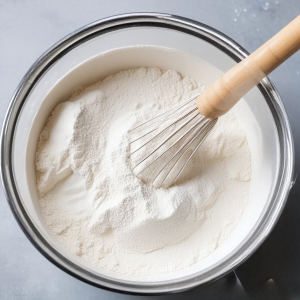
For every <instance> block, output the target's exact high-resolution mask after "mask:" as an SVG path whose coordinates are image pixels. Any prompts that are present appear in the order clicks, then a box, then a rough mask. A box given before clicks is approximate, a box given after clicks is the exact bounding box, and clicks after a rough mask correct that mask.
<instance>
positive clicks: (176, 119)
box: [129, 95, 217, 188]
mask: <svg viewBox="0 0 300 300" xmlns="http://www.w3.org/2000/svg"><path fill="white" fill-rule="evenodd" d="M197 97H198V95H197V96H195V97H193V98H191V99H189V100H188V101H186V102H184V103H183V104H181V105H179V106H178V107H174V108H172V109H170V110H168V111H166V112H164V113H162V114H160V115H158V116H156V117H154V118H152V119H150V120H148V121H146V122H144V123H143V124H140V125H139V126H137V127H135V128H133V129H132V130H130V131H129V134H130V154H129V156H130V158H131V163H132V170H133V171H134V173H135V174H136V176H138V177H141V179H142V180H143V181H144V182H146V183H151V184H152V185H154V186H155V187H157V188H160V187H164V188H168V187H170V186H171V185H173V184H174V182H175V181H176V180H177V178H178V177H179V176H180V174H181V173H182V171H183V169H184V168H185V166H186V165H187V164H188V162H189V161H190V159H191V158H192V157H193V155H194V154H195V153H196V151H197V150H198V149H199V147H200V146H201V144H202V143H203V142H204V140H205V139H206V137H207V136H208V134H209V133H210V132H211V130H212V129H213V127H214V126H215V124H216V122H217V119H209V118H206V117H204V116H202V115H201V114H200V113H199V111H198V109H197V106H196V98H197Z"/></svg>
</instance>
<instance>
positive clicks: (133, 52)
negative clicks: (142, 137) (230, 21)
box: [12, 27, 280, 284]
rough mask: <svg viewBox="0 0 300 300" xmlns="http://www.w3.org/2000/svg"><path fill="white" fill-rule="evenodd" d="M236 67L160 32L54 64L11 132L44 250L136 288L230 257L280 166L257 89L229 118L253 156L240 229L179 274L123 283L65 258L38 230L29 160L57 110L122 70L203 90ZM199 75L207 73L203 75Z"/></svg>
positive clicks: (194, 41) (209, 49) (130, 36)
mask: <svg viewBox="0 0 300 300" xmlns="http://www.w3.org/2000/svg"><path fill="white" fill-rule="evenodd" d="M166 48H168V49H166ZM235 64H236V62H235V61H234V60H233V59H232V58H231V57H230V56H229V55H228V54H226V53H225V52H223V51H221V50H220V49H218V48H216V47H215V46H213V45H212V44H210V43H208V42H207V41H205V40H203V39H200V38H198V37H195V36H192V35H190V34H188V33H184V32H179V31H176V30H172V29H167V28H159V27H157V28H156V27H134V28H125V29H120V30H116V31H113V32H109V33H105V34H102V35H98V36H94V37H93V38H91V39H88V40H86V41H85V42H84V43H81V44H80V45H78V46H77V47H75V48H73V49H72V50H71V51H69V52H67V53H65V54H64V55H63V56H62V57H60V58H58V59H57V60H56V61H55V62H53V63H52V64H51V66H50V67H49V68H48V69H47V70H46V71H45V72H44V73H43V75H42V76H41V77H40V79H39V80H38V82H37V83H36V84H35V86H34V88H33V89H32V90H31V92H30V94H29V95H28V97H27V100H26V102H25V104H24V105H23V108H22V111H21V113H20V115H19V118H18V123H17V126H16V130H15V136H14V143H13V161H12V162H13V171H14V176H15V181H16V185H17V189H18V192H19V195H20V197H21V201H22V203H23V205H24V207H25V209H26V212H27V214H28V215H29V216H30V218H31V220H32V222H33V224H34V225H35V227H36V228H37V230H38V231H39V233H40V234H41V235H42V236H43V237H44V239H45V240H46V241H47V242H48V243H49V245H51V246H52V247H53V248H54V249H56V250H57V251H58V252H59V253H61V255H62V256H64V257H66V258H67V259H68V260H71V261H72V262H73V263H74V264H75V265H77V266H78V267H79V268H83V269H84V270H86V271H87V272H90V273H91V274H93V276H95V281H96V280H97V279H96V278H97V276H101V277H107V278H113V279H118V280H119V281H132V282H133V283H137V284H138V283H139V282H153V281H155V282H162V281H165V280H183V279H188V278H192V277H193V276H195V274H197V276H199V275H202V276H204V277H205V276H206V274H208V273H209V272H210V271H211V270H213V269H214V268H217V267H218V266H219V265H220V264H221V263H224V262H226V260H227V259H228V258H229V257H232V256H234V255H235V253H236V251H237V250H238V249H240V248H241V247H242V245H244V244H245V243H246V242H247V240H248V238H249V236H251V235H252V233H253V232H254V230H255V229H256V227H257V224H258V223H259V221H260V220H261V219H262V218H263V217H264V214H265V211H266V208H267V207H268V205H269V203H270V201H271V198H272V195H273V193H274V185H275V182H276V180H277V176H278V170H279V163H280V148H279V141H278V132H277V127H276V124H275V121H274V119H273V116H272V113H271V111H270V108H269V106H268V104H267V102H266V100H265V98H264V96H263V95H262V94H261V92H260V91H259V89H258V88H257V87H255V88H253V89H252V90H251V91H250V92H249V93H248V94H247V95H246V96H245V97H244V98H243V99H242V100H241V101H240V102H239V103H238V104H237V105H236V106H235V107H234V113H235V115H236V116H237V118H238V120H239V123H240V124H241V126H242V127H243V129H244V130H245V132H246V135H247V139H248V142H249V147H250V151H251V155H252V183H251V188H250V198H249V204H248V207H247V210H246V211H245V214H244V216H243V219H242V220H241V223H240V226H239V227H238V228H236V229H235V230H234V232H233V233H232V234H231V236H230V237H229V238H228V239H227V241H226V242H224V243H223V244H222V245H221V246H220V247H219V248H218V249H217V250H216V251H215V252H214V253H213V254H212V255H210V256H209V257H207V258H205V259H203V260H202V261H201V262H200V263H197V264H195V265H193V266H191V267H189V268H186V269H184V270H182V271H180V272H176V273H171V274H167V275H162V276H158V277H155V278H145V277H144V278H136V277H134V276H126V277H125V276H123V275H120V274H115V273H112V272H107V271H104V270H100V269H97V268H95V267H93V266H92V265H90V264H88V263H87V262H85V261H83V260H82V259H80V258H78V257H76V256H74V255H72V254H70V253H69V251H68V250H67V249H65V248H64V247H63V246H62V245H61V244H59V243H58V242H57V241H56V239H55V238H54V237H53V236H52V234H51V232H50V231H49V230H48V228H47V226H46V225H45V223H44V220H43V217H42V215H41V211H40V208H39V204H38V198H37V193H36V187H35V168H34V160H35V152H36V146H37V140H38V138H39V135H40V133H41V131H42V129H43V126H44V125H45V122H46V120H47V118H48V116H49V114H50V113H51V111H52V110H53V109H54V107H55V106H56V105H57V104H58V103H60V102H62V101H65V100H67V99H68V97H69V96H70V95H71V94H72V93H73V92H74V91H76V90H77V89H78V88H80V87H82V86H86V85H89V84H93V83H96V82H97V81H99V80H101V79H103V78H105V77H106V76H108V75H111V74H114V73H116V72H118V71H120V70H124V69H127V68H135V67H148V66H149V67H160V68H163V69H174V70H176V71H179V72H180V73H182V74H183V75H188V76H190V77H192V78H194V79H195V80H197V81H199V82H200V83H204V84H205V85H206V86H208V85H209V84H210V83H212V82H213V81H214V80H216V79H217V78H218V77H219V76H220V75H221V74H222V73H223V72H225V71H227V70H228V69H229V68H231V67H232V66H234V65H235ZM204 69H205V70H206V71H205V72H203V71H202V70H204ZM207 70H209V74H208V73H207ZM100 117H101V116H100ZM262 166H263V167H262ZM199 242H200V243H201V241H199ZM210 276H212V275H211V274H210Z"/></svg>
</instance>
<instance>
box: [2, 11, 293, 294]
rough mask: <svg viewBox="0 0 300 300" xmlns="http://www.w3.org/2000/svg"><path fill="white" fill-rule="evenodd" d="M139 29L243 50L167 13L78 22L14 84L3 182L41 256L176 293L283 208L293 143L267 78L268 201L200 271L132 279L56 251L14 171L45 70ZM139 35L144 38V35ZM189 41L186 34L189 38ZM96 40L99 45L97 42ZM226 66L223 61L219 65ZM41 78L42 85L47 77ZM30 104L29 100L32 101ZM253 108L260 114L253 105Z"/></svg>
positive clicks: (217, 268)
mask: <svg viewBox="0 0 300 300" xmlns="http://www.w3.org/2000/svg"><path fill="white" fill-rule="evenodd" d="M140 29H142V30H144V29H153V30H154V29H155V30H154V31H158V34H157V35H156V36H155V39H156V42H157V44H158V45H160V44H161V45H162V46H167V44H168V35H169V34H170V40H171V35H172V34H173V33H175V34H180V37H182V40H180V41H178V42H180V43H182V44H184V43H185V40H184V38H185V37H186V38H187V39H188V38H191V37H193V41H201V42H204V43H206V45H208V48H207V49H211V50H212V51H219V52H220V53H222V55H223V57H227V58H228V60H229V61H232V64H234V63H235V62H239V61H240V60H241V59H243V58H244V57H246V56H247V55H248V53H247V52H246V51H245V50H244V49H243V48H242V47H241V46H240V45H238V44H237V43H235V42H234V41H233V40H231V39H230V38H229V37H227V36H226V35H224V34H222V33H221V32H219V31H217V30H215V29H213V28H211V27H209V26H206V25H204V24H201V23H199V22H196V21H192V20H189V19H185V18H181V17H177V16H172V15H168V14H159V13H134V14H125V15H119V16H114V17H110V18H106V19H102V20H100V21H97V22H94V23H91V24H89V25H87V26H84V27H82V28H81V29H79V30H77V31H76V32H74V33H72V34H70V35H68V36H67V37H66V38H64V39H63V40H61V41H59V42H58V43H57V44H55V45H54V46H53V47H52V48H50V49H49V50H48V51H47V52H45V53H44V54H43V55H42V56H41V57H40V58H39V59H38V60H37V61H36V62H35V63H34V65H33V66H32V67H31V68H30V69H29V71H28V72H27V73H26V75H25V76H24V78H23V79H22V81H21V82H20V84H19V86H18V87H17V90H16V92H15V94H14V96H13V98H12V100H11V103H10V106H9V109H8V111H7V114H6V118H5V121H4V124H3V128H2V136H1V174H2V183H3V186H4V190H5V193H6V197H7V200H8V203H9V205H10V207H11V210H12V212H13V214H14V216H15V218H16V220H17V222H18V223H19V225H20V227H21V228H22V230H23V231H24V233H25V234H26V236H27V237H28V238H29V240H30V241H31V242H32V243H33V245H34V246H35V247H36V248H37V249H38V250H39V251H40V252H41V253H42V254H43V255H44V256H45V257H46V258H48V259H49V260H50V261H51V262H53V263H54V264H55V265H56V266H58V267H59V268H61V269H62V270H64V271H65V272H67V273H69V274H70V275H72V276H74V277H76V278H78V279H80V280H82V281H85V282H87V283H89V284H92V285H94V286H97V287H101V288H104V289H108V290H113V291H119V292H124V293H131V294H166V293H175V292H180V291H184V290H188V289H191V288H193V287H195V286H198V285H202V284H205V283H208V282H210V281H212V280H214V279H216V278H219V277H221V276H223V275H224V274H226V273H228V272H230V271H231V270H233V269H234V268H236V267H237V266H238V265H239V264H241V263H242V262H243V261H244V260H245V259H247V258H248V257H249V256H250V255H251V254H252V253H253V252H254V251H255V250H256V249H257V248H258V247H259V245H260V244H261V243H262V242H263V241H264V239H265V238H266V237H267V235H268V234H269V233H270V231H271V230H272V228H273V227H274V225H275V223H276V221H277V220H278V218H279V216H280V214H281V212H282V209H283V207H284V204H285V202H286V199H287V196H288V193H289V190H290V188H291V186H292V183H293V182H292V180H293V167H294V149H293V139H292V133H291V129H290V125H289V121H288V118H287V115H286V112H285V110H284V107H283V104H282V101H281V99H280V96H279V94H278V92H277V91H276V89H275V87H274V86H273V85H272V83H271V82H270V81H269V79H267V78H266V79H264V80H263V81H262V82H261V83H260V84H259V85H258V86H257V87H258V89H259V93H260V95H262V97H263V98H264V100H265V103H266V107H267V108H268V111H269V112H270V116H271V117H272V119H273V120H274V124H275V125H274V126H275V128H276V132H277V133H276V134H277V135H278V149H277V150H276V151H277V152H278V158H277V159H276V160H277V162H276V164H277V172H276V174H275V175H274V180H273V183H272V186H273V187H272V190H271V192H270V195H269V196H268V201H267V203H268V204H267V206H266V207H265V209H264V211H263V213H262V216H261V217H260V218H259V220H258V221H257V222H256V224H255V226H254V227H253V230H252V231H251V233H250V234H249V235H247V236H246V237H245V239H244V240H243V242H242V243H241V244H240V245H239V247H237V249H236V250H235V251H234V252H232V253H231V254H230V255H227V256H226V257H224V258H223V259H222V260H220V261H219V262H218V263H217V264H215V265H213V266H211V267H210V268H208V269H207V270H205V272H196V273H194V274H191V275H187V276H184V277H181V278H177V279H172V280H166V281H159V282H138V281H136V282H135V281H132V280H121V279H116V278H113V277H110V276H106V275H103V274H99V273H97V272H95V271H92V270H90V269H88V268H86V267H84V266H82V265H80V264H78V263H77V262H76V261H73V260H71V259H69V258H68V257H66V256H65V255H64V254H63V253H62V252H60V251H59V249H58V248H56V247H55V245H53V244H52V243H51V242H50V241H49V240H48V239H47V237H46V236H45V234H44V233H43V232H42V231H41V230H40V228H39V226H37V224H36V222H35V221H34V220H33V218H32V216H31V215H30V213H29V210H28V207H26V206H27V204H26V203H27V202H26V201H28V199H25V198H26V196H24V193H23V192H22V188H21V184H22V183H21V182H22V181H24V180H25V178H24V177H25V176H23V175H20V174H21V173H20V174H19V172H18V159H17V157H18V153H20V155H21V153H22V152H23V151H24V148H25V147H26V145H24V148H23V149H21V148H22V144H21V145H20V141H19V139H20V136H21V135H22V133H23V134H24V136H26V134H27V131H28V128H27V127H26V126H23V125H22V124H23V123H22V118H24V114H25V117H26V119H32V118H34V115H31V110H30V105H31V103H30V101H31V100H30V97H31V94H32V93H33V92H34V90H35V89H36V88H37V87H38V86H39V85H41V83H42V82H43V78H45V76H46V75H47V73H49V72H50V71H51V70H52V69H53V67H55V65H56V64H57V63H58V62H61V61H63V59H64V58H65V57H67V56H68V55H70V54H72V53H73V52H72V51H74V50H76V49H79V48H80V47H82V46H83V45H88V43H90V42H92V41H93V40H96V39H99V40H101V39H102V38H103V37H106V36H109V35H116V37H117V36H118V34H119V33H120V34H121V33H124V32H125V33H126V32H128V30H130V32H131V33H130V34H131V35H130V36H128V37H127V40H126V43H127V44H128V45H130V44H131V40H130V37H134V36H135V32H136V31H138V30H140ZM159 32H163V33H164V38H162V36H160V34H159ZM166 37H167V38H166ZM143 38H144V39H145V36H143ZM123 40H124V39H123ZM193 41H192V39H191V43H193ZM114 43H115V47H120V46H123V45H121V44H118V39H117V38H115V39H114ZM99 45H100V46H99ZM98 46H99V47H100V48H101V43H100V44H98ZM189 47H190V48H191V49H192V47H193V45H192V44H191V45H190V46H189ZM99 51H100V50H99ZM203 51H204V50H203ZM205 51H206V50H205ZM74 59H75V58H74ZM75 60H76V59H75ZM225 65H226V64H225ZM66 67H67V68H72V67H74V66H68V65H66ZM228 67H229V65H228V64H227V66H224V69H226V68H228ZM224 71H225V70H224ZM56 73H57V72H56ZM56 73H55V74H56ZM53 76H54V75H53ZM43 84H45V85H47V82H44V83H43ZM32 105H33V106H34V103H33V104H32ZM33 106H32V107H33ZM257 114H259V112H258V111H257ZM22 126H23V127H22ZM27 198H28V197H27Z"/></svg>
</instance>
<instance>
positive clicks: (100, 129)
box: [36, 68, 251, 276]
mask: <svg viewBox="0 0 300 300" xmlns="http://www.w3.org/2000/svg"><path fill="white" fill-rule="evenodd" d="M203 90H204V86H203V85H201V84H199V83H197V82H195V81H194V80H193V79H191V78H188V77H183V76H181V75H180V74H179V73H177V72H175V71H172V70H167V71H165V70H161V69H158V68H138V69H130V70H126V71H122V72H119V73H117V74H116V75H112V76H109V77H107V78H106V79H104V80H103V81H101V82H100V83H98V84H96V85H93V86H90V87H87V88H85V89H83V90H82V91H81V92H78V93H76V94H74V95H73V96H72V97H71V98H70V99H69V100H68V101H66V102H63V103H61V104H59V105H58V106H57V107H56V108H55V109H54V111H53V112H52V114H51V116H50V117H49V119H48V121H47V124H46V126H45V128H44V129H43V131H42V134H41V136H40V138H39V142H38V149H37V153H36V174H37V191H38V195H39V202H40V206H41V209H42V212H43V215H44V219H45V221H46V223H47V225H48V227H49V228H50V230H51V231H52V233H53V234H54V235H55V236H56V237H57V239H58V240H59V241H60V242H61V243H62V244H64V245H65V246H66V247H67V248H68V249H69V250H70V251H71V252H73V253H75V254H76V255H78V256H80V257H82V258H83V259H85V260H87V261H89V262H90V263H92V264H94V265H95V266H97V267H99V268H103V269H105V270H109V271H113V272H117V273H121V274H130V275H137V276H155V275H161V274H167V273H170V272H173V271H178V270H182V269H184V268H186V267H188V266H191V265H193V264H195V263H197V262H199V261H200V262H201V260H202V259H203V258H205V257H207V256H208V255H210V254H211V253H213V251H214V250H215V249H217V248H218V247H219V245H220V244H221V243H223V242H224V241H225V240H226V239H227V237H228V236H229V235H230V234H231V233H232V231H233V230H234V229H235V228H236V226H237V225H238V224H239V221H240V219H241V218H242V216H243V212H244V211H245V209H246V205H247V202H248V196H249V185H250V179H251V157H250V152H249V148H248V144H247V140H246V136H245V133H244V132H243V131H242V130H241V129H240V126H239V124H238V122H237V120H236V118H235V116H234V115H233V113H228V114H227V115H225V116H224V117H221V118H220V119H219V121H218V123H217V125H216V127H215V128H214V129H213V131H212V133H211V134H210V136H209V138H208V139H207V140H206V141H205V142H204V144H203V145H202V146H201V148H200V150H199V151H198V152H197V154H196V155H195V156H194V157H193V159H192V161H191V162H190V163H189V165H188V167H187V170H186V171H185V172H184V174H182V177H181V181H180V184H178V185H176V186H173V187H171V188H169V189H156V188H154V187H152V186H151V185H146V184H144V183H143V182H142V181H141V180H139V179H138V178H136V176H135V175H134V174H133V172H132V171H131V162H130V160H129V159H128V153H129V140H128V131H129V130H130V129H131V128H133V127H134V126H136V125H137V124H138V123H140V122H143V121H144V120H146V119H148V118H150V117H152V116H156V115H157V114H159V113H161V112H163V111H165V110H167V109H170V108H172V107H174V105H177V104H179V103H181V102H183V101H185V100H187V99H189V98H190V97H191V96H193V95H196V94H199V93H201V92H202V91H203Z"/></svg>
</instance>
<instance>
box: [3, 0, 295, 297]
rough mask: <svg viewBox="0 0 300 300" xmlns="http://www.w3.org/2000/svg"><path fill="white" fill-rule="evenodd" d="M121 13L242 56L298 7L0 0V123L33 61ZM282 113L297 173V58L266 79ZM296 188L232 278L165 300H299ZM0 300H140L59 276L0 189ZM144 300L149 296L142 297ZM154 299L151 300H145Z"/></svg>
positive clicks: (248, 0) (288, 1)
mask: <svg viewBox="0 0 300 300" xmlns="http://www.w3.org/2000/svg"><path fill="white" fill-rule="evenodd" d="M127 12H164V13H170V14H176V15H180V16H183V17H187V18H191V19H194V20H197V21H200V22H202V23H205V24H207V25H210V26H212V27H214V28H216V29H218V30H220V31H222V32H223V33H225V34H227V35H228V36H230V37H231V38H233V39H234V40H235V41H237V42H238V43H240V44H241V45H242V46H243V47H244V48H246V49H247V50H248V51H249V52H251V51H253V50H254V49H256V48H257V47H259V46H260V45H261V44H262V43H263V42H264V41H266V40H267V39H268V38H270V37H271V36H272V35H274V34H275V33H276V32H277V31H279V30H280V29H281V28H282V27H283V26H284V25H286V24H287V23H288V22H289V21H291V20H292V19H293V18H295V17H296V16H297V15H298V14H299V12H300V1H299V0H277V1H276V0H264V1H262V0H234V1H233V0H232V1H230V0H215V1H208V0H186V1H182V0H152V1H140V0H126V1H125V0H109V1H103V0H102V1H101V0H98V1H95V0H85V1H83V0H82V1H80V0H73V1H66V0H65V1H61V0H43V1H38V0H35V1H34V0H27V1H21V0H19V1H17V0H14V1H8V0H0V70H1V80H0V105H1V109H0V124H2V122H3V119H4V115H5V111H6V109H7V107H8V104H9V102H10V99H11V96H12V94H13V92H14V90H15V88H16V87H17V85H18V83H19V82H20V80H21V79H22V77H23V75H24V74H25V72H26V71H27V70H28V68H29V67H30V66H31V65H32V64H33V62H34V61H35V60H36V59H37V58H38V57H39V56H40V55H41V54H42V53H43V52H44V51H45V50H47V49H48V48H49V47H50V46H52V45H53V44H54V43H55V42H56V41H58V40H59V39H61V38H63V37H64V36H65V35H67V34H69V33H70V32H72V31H74V30H76V29H77V28H79V27H81V26H83V25H85V24H87V23H90V22H92V21H94V20H97V19H101V18H104V17H108V16H111V15H116V14H121V13H127ZM270 78H271V80H272V81H273V82H274V84H275V86H276V87H277V89H278V90H279V93H280V94H281V96H282V99H283V102H284V105H285V107H286V110H287V112H288V115H289V118H290V122H291V126H292V130H293V134H294V141H295V151H296V169H295V173H299V172H300V161H299V152H300V136H299V134H300V100H299V99H298V98H299V97H300V53H297V54H295V55H294V56H293V57H292V58H290V59H289V60H288V61H287V62H285V63H284V64H283V65H282V66H280V67H279V68H278V69H277V70H275V71H274V72H273V73H272V74H271V76H270ZM299 196H300V184H299V183H298V182H297V183H296V184H295V186H294V187H293V189H292V191H291V193H290V196H289V199H288V202H287V205H286V207H285V209H284V212H283V214H282V216H281V217H280V220H279V222H278V223H277V225H276V227H275V229H274V230H273V232H272V233H271V235H270V236H269V237H268V239H267V240H266V241H265V242H264V244H263V245H262V246H261V247H260V248H259V249H258V251H256V253H255V254H254V255H253V256H252V257H251V258H250V259H249V260H248V261H246V262H245V263H244V264H243V265H242V266H240V267H239V268H238V269H237V270H236V272H235V273H231V274H229V275H228V276H227V277H224V278H222V279H220V280H218V281H216V282H214V283H212V284H210V285H207V286H205V287H204V288H196V289H194V290H192V291H189V292H186V293H182V294H179V295H176V296H165V297H157V298H165V299H299V298H300V226H299V225H300V204H299V203H298V200H299ZM0 245H1V247H0V266H1V271H0V299H2V300H6V299H30V300H32V299H66V300H68V299H120V300H121V299H132V298H134V299H146V298H147V297H142V296H128V295H121V294H117V293H113V292H108V291H104V290H101V289H98V288H95V287H92V286H89V285H88V284H85V283H83V282H81V281H79V280H77V279H75V278H73V277H71V276H69V275H67V274H66V273H64V272H63V271H61V270H60V269H58V268H57V267H55V266H54V265H53V264H52V263H50V262H49V261H48V260H47V259H46V258H44V257H43V256H42V255H41V254H40V253H39V252H38V251H37V250H36V249H35V248H34V247H33V246H32V245H31V243H30V242H29V240H28V239H27V238H26V236H25V235H24V234H23V232H22V231H21V229H20V228H19V226H18V225H17V222H16V221H15V219H14V217H13V215H12V213H11V211H10V209H9V206H8V204H7V202H6V199H5V197H4V193H3V191H2V189H0ZM149 298H150V297H149ZM152 298H153V297H152Z"/></svg>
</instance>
